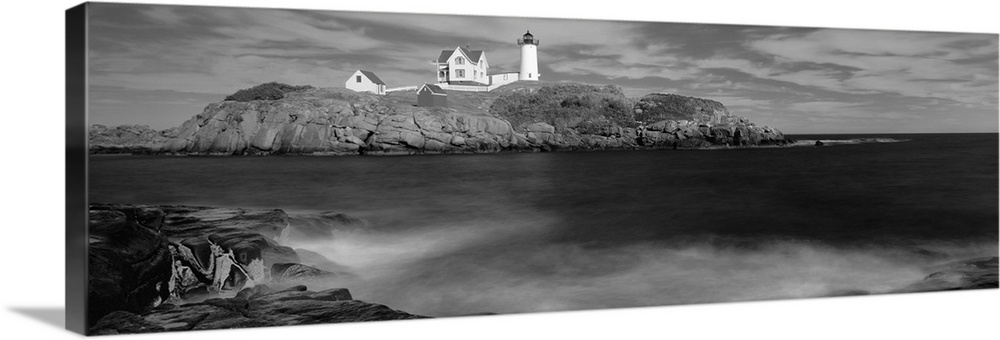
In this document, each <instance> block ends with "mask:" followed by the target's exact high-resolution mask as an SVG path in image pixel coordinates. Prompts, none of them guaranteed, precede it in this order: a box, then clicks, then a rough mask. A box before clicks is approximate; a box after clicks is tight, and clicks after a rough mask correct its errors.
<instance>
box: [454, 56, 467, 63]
mask: <svg viewBox="0 0 1000 340" xmlns="http://www.w3.org/2000/svg"><path fill="white" fill-rule="evenodd" d="M464 64H465V58H462V57H458V58H455V65H464Z"/></svg>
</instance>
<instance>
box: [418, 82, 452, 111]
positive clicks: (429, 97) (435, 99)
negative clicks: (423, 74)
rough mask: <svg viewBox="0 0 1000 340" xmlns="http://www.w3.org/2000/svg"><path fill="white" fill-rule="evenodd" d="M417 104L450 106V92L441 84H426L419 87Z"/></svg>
mask: <svg viewBox="0 0 1000 340" xmlns="http://www.w3.org/2000/svg"><path fill="white" fill-rule="evenodd" d="M417 106H423V107H448V93H447V92H445V90H444V89H442V88H441V87H440V86H437V85H431V84H424V86H421V87H420V88H419V89H417Z"/></svg>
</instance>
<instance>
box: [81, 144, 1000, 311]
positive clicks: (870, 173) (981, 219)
mask: <svg viewBox="0 0 1000 340" xmlns="http://www.w3.org/2000/svg"><path fill="white" fill-rule="evenodd" d="M789 137H791V138H793V139H796V140H800V141H802V142H800V143H799V144H801V145H810V144H811V142H812V141H814V140H824V141H825V142H826V145H825V146H822V147H814V146H795V147H780V148H763V147H762V148H747V149H718V150H655V151H593V152H555V153H499V154H477V155H420V156H385V157H310V156H266V157H162V156H161V157H157V156H103V155H92V156H91V157H90V163H89V180H90V182H89V188H90V194H89V195H90V196H89V197H90V202H91V203H129V204H183V205H203V206H219V207H245V208H280V209H284V210H285V211H286V212H288V213H289V214H291V215H293V216H310V215H311V214H316V213H319V212H326V211H334V212H341V213H346V214H348V215H351V216H355V217H358V218H361V219H363V220H365V221H366V223H367V224H368V226H369V227H370V229H371V232H363V233H362V232H357V233H341V234H338V235H337V236H336V238H335V239H333V240H323V241H316V242H310V243H302V244H291V246H293V247H295V248H299V249H307V250H311V251H315V252H318V253H320V254H322V255H324V256H326V257H327V258H329V259H330V260H331V261H334V262H336V263H338V264H341V265H343V266H345V267H346V268H350V271H351V272H352V273H355V274H356V275H355V276H352V277H346V278H342V279H336V280H333V281H331V282H328V283H326V284H328V285H329V287H335V286H336V287H346V288H349V289H350V290H351V292H352V293H353V295H354V297H355V298H356V299H359V300H364V301H368V302H376V303H382V304H386V305H388V306H390V307H392V308H395V309H400V310H404V311H407V312H411V313H416V314H423V315H430V316H455V315H469V314H478V313H519V312H538V311H557V310H578V309H593V308H617V307H637V306H652V305H674V304H689V303H710V302H732V301H750V300H768V299H783V298H805V297H819V296H830V295H840V294H844V293H845V292H850V293H852V294H853V293H858V292H862V293H872V294H878V293H886V292H891V291H893V290H895V289H899V288H902V287H905V286H906V285H908V284H911V283H914V282H916V281H919V280H921V279H922V278H923V277H925V276H926V275H927V274H929V269H928V268H930V267H932V266H934V265H937V264H941V263H946V262H949V261H955V260H962V259H967V258H972V257H981V256H996V255H997V252H998V250H997V241H998V217H1000V214H998V202H1000V199H998V158H1000V157H998V134H995V133H992V134H910V135H895V134H881V135H819V136H805V135H800V136H789ZM873 137H879V138H886V139H887V140H879V141H875V140H859V138H873ZM310 288H311V289H314V288H322V287H310ZM314 290H315V289H314Z"/></svg>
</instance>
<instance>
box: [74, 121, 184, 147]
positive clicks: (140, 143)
mask: <svg viewBox="0 0 1000 340" xmlns="http://www.w3.org/2000/svg"><path fill="white" fill-rule="evenodd" d="M88 133H89V136H88V139H89V140H90V152H91V153H146V152H149V150H150V149H153V148H156V147H157V146H159V145H162V144H163V143H165V142H166V141H168V140H169V139H170V138H172V137H173V136H175V135H176V134H177V131H176V128H171V129H167V130H163V131H156V130H153V129H151V128H149V126H148V125H119V126H115V127H107V126H104V125H100V124H94V125H91V126H90V131H88Z"/></svg>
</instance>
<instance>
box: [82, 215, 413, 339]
mask: <svg viewBox="0 0 1000 340" xmlns="http://www.w3.org/2000/svg"><path fill="white" fill-rule="evenodd" d="M89 216H90V218H89V220H90V221H89V224H90V252H89V269H90V275H89V278H90V284H89V289H90V290H89V297H88V299H89V303H88V304H87V305H88V308H89V309H88V323H89V324H90V325H91V331H92V333H94V334H116V333H131V332H148V331H162V330H183V329H210V328H231V327H251V326H271V325H294V324H306V323H322V322H346V321H370V320H389V319H408V318H418V317H420V316H416V315H411V314H408V313H405V312H400V311H395V310H392V309H390V308H388V307H385V306H382V305H377V304H371V303H366V302H361V301H354V300H353V298H352V297H351V294H350V292H349V291H348V290H347V289H346V288H338V289H332V290H325V291H322V292H308V291H306V289H305V287H304V286H298V288H292V289H291V290H287V289H286V290H283V291H280V292H271V291H270V288H268V286H267V285H279V286H287V285H293V284H299V283H303V282H314V281H315V280H324V279H330V278H336V277H338V276H342V275H353V274H351V273H350V272H347V271H346V270H345V268H344V267H343V266H340V265H338V264H336V263H335V262H333V261H330V260H329V259H326V258H324V257H323V256H322V255H320V254H316V253H313V252H307V251H303V257H302V258H300V257H299V252H297V251H296V250H294V249H292V248H289V247H287V246H283V245H282V244H281V243H282V242H284V241H286V240H287V239H288V236H289V235H290V234H299V235H310V236H311V237H312V238H313V240H322V239H323V238H326V239H331V240H332V239H333V238H334V237H335V235H336V233H337V232H341V231H343V230H344V229H346V230H354V229H357V228H359V226H358V225H354V224H352V223H360V222H358V221H359V220H357V219H355V218H353V217H350V216H347V215H343V214H338V213H333V212H329V213H320V214H318V215H315V216H306V217H289V216H288V215H287V214H286V213H285V212H284V211H282V210H278V209H239V208H211V207H191V206H145V205H117V204H94V205H91V206H90V214H89ZM290 219H297V220H299V221H311V222H312V223H311V224H306V225H305V226H304V227H302V229H303V230H298V229H299V228H297V227H295V226H292V225H290V223H289V221H290ZM234 295H235V296H234ZM205 299H207V300H205ZM202 300H204V301H202ZM279 311H280V313H278V312H279Z"/></svg>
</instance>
